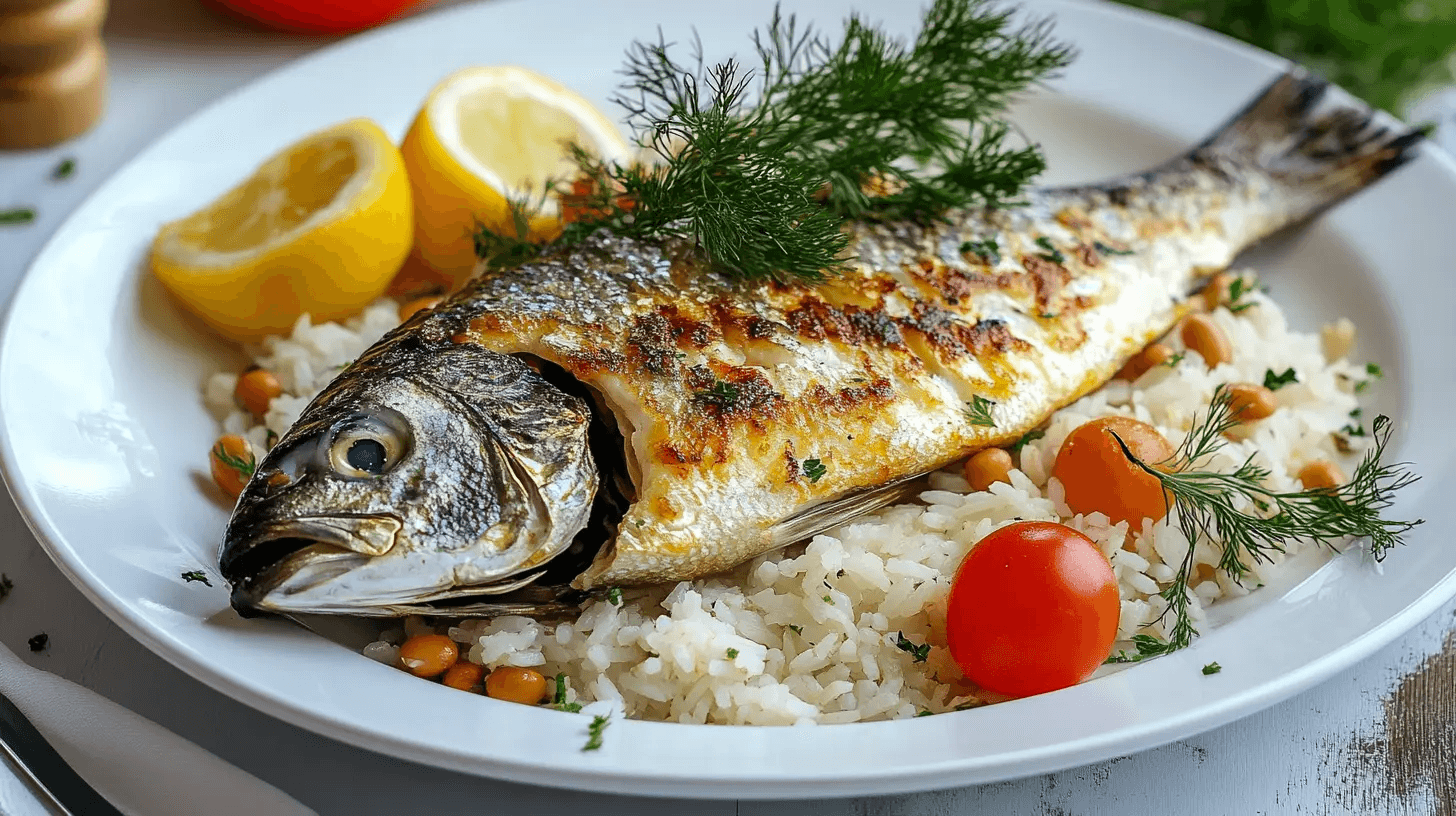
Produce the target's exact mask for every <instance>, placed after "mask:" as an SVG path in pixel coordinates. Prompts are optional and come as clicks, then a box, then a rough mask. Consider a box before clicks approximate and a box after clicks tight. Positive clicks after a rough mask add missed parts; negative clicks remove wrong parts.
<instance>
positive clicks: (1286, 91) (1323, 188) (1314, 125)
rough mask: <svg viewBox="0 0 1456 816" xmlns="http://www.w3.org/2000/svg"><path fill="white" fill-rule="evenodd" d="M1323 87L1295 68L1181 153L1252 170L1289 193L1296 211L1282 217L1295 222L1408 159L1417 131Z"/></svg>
mask: <svg viewBox="0 0 1456 816" xmlns="http://www.w3.org/2000/svg"><path fill="white" fill-rule="evenodd" d="M1329 89H1330V86H1329V83H1328V82H1326V81H1325V80H1323V79H1320V78H1318V77H1316V76H1313V75H1311V74H1309V73H1307V72H1305V71H1304V70H1302V69H1299V68H1295V69H1293V70H1291V71H1289V72H1288V73H1286V74H1284V75H1283V76H1281V77H1279V78H1278V79H1276V80H1275V81H1274V82H1273V83H1271V84H1270V85H1269V86H1268V87H1267V88H1266V89H1265V90H1264V91H1263V93H1261V94H1260V95H1259V96H1258V97H1257V98H1255V99H1254V100H1253V101H1252V102H1250V103H1249V105H1248V107H1246V108H1244V109H1243V110H1242V111H1240V112H1239V113H1238V114H1236V115H1235V116H1234V117H1233V118H1232V119H1230V120H1229V121H1228V123H1227V124H1225V125H1224V126H1223V127H1222V128H1220V129H1219V130H1218V131H1217V132H1215V133H1214V134H1213V136H1211V137H1209V139H1208V140H1207V141H1205V142H1204V143H1203V144H1201V145H1199V146H1198V147H1197V148H1195V149H1194V150H1193V152H1192V153H1191V154H1190V155H1189V157H1188V158H1189V159H1190V160H1191V161H1192V162H1194V163H1195V164H1201V165H1204V166H1206V167H1209V168H1211V169H1215V170H1216V171H1222V172H1226V173H1231V174H1236V175H1246V174H1247V172H1248V171H1250V170H1253V171H1255V172H1256V173H1258V174H1259V175H1262V176H1264V177H1265V178H1267V179H1270V180H1272V181H1273V182H1274V183H1275V184H1276V186H1278V187H1282V188H1285V190H1286V191H1292V192H1295V193H1297V194H1298V195H1296V196H1294V198H1295V199H1296V200H1298V201H1300V202H1302V204H1303V206H1301V207H1298V209H1302V210H1304V212H1292V213H1289V215H1291V216H1293V219H1294V220H1299V219H1300V218H1302V217H1305V216H1309V215H1313V214H1314V213H1315V212H1317V211H1318V210H1321V209H1324V208H1325V207H1328V206H1330V205H1332V204H1334V203H1336V202H1338V201H1340V200H1341V199H1343V198H1345V197H1346V196H1349V195H1350V194H1352V193H1354V192H1356V191H1358V190H1361V189H1363V188H1364V187H1366V186H1367V185H1369V184H1371V183H1372V182H1374V181H1376V180H1377V179H1379V178H1381V177H1382V176H1384V175H1385V174H1387V173H1389V172H1391V171H1392V170H1395V169H1396V168H1397V167H1400V166H1401V165H1403V164H1405V163H1406V162H1408V161H1410V160H1411V159H1413V158H1415V157H1416V155H1417V153H1418V146H1419V144H1420V142H1421V140H1422V139H1423V138H1424V133H1423V132H1422V131H1419V130H1414V129H1408V128H1396V129H1393V128H1392V127H1390V126H1388V125H1387V124H1386V123H1393V120H1392V119H1391V118H1390V117H1386V116H1381V115H1379V114H1378V113H1377V112H1376V111H1374V110H1372V109H1371V108H1370V107H1368V106H1366V105H1365V104H1363V103H1361V102H1358V101H1356V100H1354V99H1351V98H1349V97H1348V96H1347V95H1345V94H1344V93H1342V92H1337V94H1330V93H1328V91H1329ZM1336 96H1338V97H1342V98H1338V99H1337V98H1332V97H1336ZM1382 119H1383V120H1384V121H1383V122H1382V121H1381V120H1382ZM1241 171H1242V172H1241Z"/></svg>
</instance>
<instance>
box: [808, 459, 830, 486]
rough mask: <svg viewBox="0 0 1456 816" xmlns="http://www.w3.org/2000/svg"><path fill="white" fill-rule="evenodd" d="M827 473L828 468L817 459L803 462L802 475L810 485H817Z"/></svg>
mask: <svg viewBox="0 0 1456 816" xmlns="http://www.w3.org/2000/svg"><path fill="white" fill-rule="evenodd" d="M828 472H829V468H827V467H825V466H824V463H823V462H821V461H819V460H818V459H805V460H804V475H805V476H807V477H808V478H809V481H810V482H811V483H814V484H818V483H819V480H820V479H822V478H824V474H826V473H828Z"/></svg>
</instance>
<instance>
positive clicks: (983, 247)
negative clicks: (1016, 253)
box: [961, 238, 1001, 266]
mask: <svg viewBox="0 0 1456 816" xmlns="http://www.w3.org/2000/svg"><path fill="white" fill-rule="evenodd" d="M961 254H962V255H975V256H976V257H978V258H980V259H981V260H983V261H985V262H986V263H988V264H990V265H991V266H995V265H996V264H999V263H1001V247H1000V246H998V245H997V244H996V239H995V238H987V239H985V240H982V241H966V242H965V243H963V244H961Z"/></svg>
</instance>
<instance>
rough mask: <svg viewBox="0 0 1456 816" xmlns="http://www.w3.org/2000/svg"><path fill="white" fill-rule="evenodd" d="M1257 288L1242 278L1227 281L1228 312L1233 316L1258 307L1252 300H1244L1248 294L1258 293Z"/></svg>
mask: <svg viewBox="0 0 1456 816" xmlns="http://www.w3.org/2000/svg"><path fill="white" fill-rule="evenodd" d="M1258 288H1259V287H1258V286H1257V285H1256V284H1254V283H1250V282H1249V281H1248V280H1246V279H1245V278H1243V277H1242V276H1240V277H1236V278H1234V279H1233V280H1232V281H1229V287H1228V299H1229V302H1228V310H1229V311H1230V312H1233V313H1234V314H1238V313H1239V312H1242V311H1244V310H1245V309H1248V308H1250V307H1253V306H1257V305H1259V304H1258V303H1256V302H1255V301H1252V300H1244V298H1245V297H1247V296H1248V295H1249V294H1251V293H1253V292H1256V291H1258Z"/></svg>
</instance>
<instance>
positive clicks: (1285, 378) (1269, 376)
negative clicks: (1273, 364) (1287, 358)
mask: <svg viewBox="0 0 1456 816" xmlns="http://www.w3.org/2000/svg"><path fill="white" fill-rule="evenodd" d="M1297 382H1299V375H1298V374H1296V373H1294V369H1293V368H1286V369H1284V373H1283V374H1275V373H1274V369H1272V368H1267V369H1265V370H1264V387H1265V388H1267V389H1269V390H1270V391H1278V390H1279V389H1281V388H1283V387H1284V386H1286V385H1289V384H1291V383H1297Z"/></svg>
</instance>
